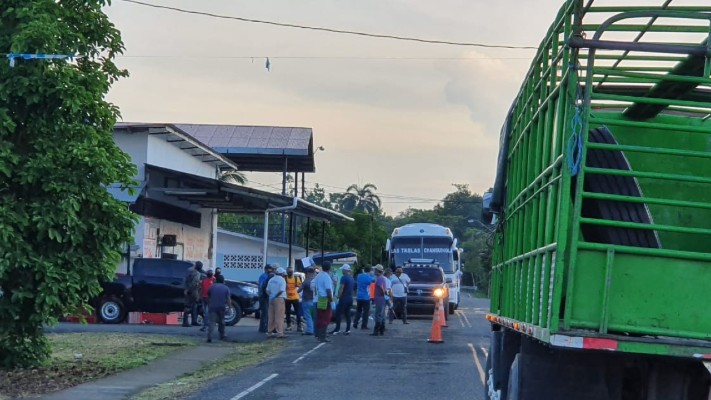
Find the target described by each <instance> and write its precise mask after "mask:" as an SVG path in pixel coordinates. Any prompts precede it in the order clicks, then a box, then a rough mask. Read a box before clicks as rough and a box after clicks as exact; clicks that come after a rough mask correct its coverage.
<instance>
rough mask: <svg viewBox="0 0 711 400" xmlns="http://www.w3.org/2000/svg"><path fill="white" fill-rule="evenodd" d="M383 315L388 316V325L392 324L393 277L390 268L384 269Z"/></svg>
mask: <svg viewBox="0 0 711 400" xmlns="http://www.w3.org/2000/svg"><path fill="white" fill-rule="evenodd" d="M384 276H385V286H386V290H385V315H387V316H388V321H390V323H391V324H392V323H393V320H395V311H394V310H393V290H392V286H393V284H392V281H391V280H390V279H392V276H393V270H392V268H386V269H385V274H384Z"/></svg>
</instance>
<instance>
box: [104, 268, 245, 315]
mask: <svg viewBox="0 0 711 400" xmlns="http://www.w3.org/2000/svg"><path fill="white" fill-rule="evenodd" d="M192 265H193V263H191V262H188V261H180V260H168V259H155V258H138V259H136V260H135V262H134V263H133V273H132V274H131V275H119V276H117V277H116V279H115V280H114V281H113V282H103V283H101V287H102V288H103V292H102V294H101V295H100V296H99V298H98V299H97V300H96V309H97V314H98V317H99V320H101V321H102V322H104V323H107V324H118V323H121V322H123V321H124V320H125V318H126V315H127V314H128V313H129V312H131V311H142V312H155V313H168V312H176V311H183V307H184V304H185V296H184V286H183V279H184V277H185V274H186V272H187V270H188V268H190V267H191V266H192ZM225 285H227V286H228V287H229V288H230V291H231V293H232V296H231V297H232V305H231V307H229V309H228V310H227V312H226V313H225V323H226V324H227V325H234V324H236V323H237V322H239V320H240V318H242V316H244V315H248V314H251V313H253V312H255V311H257V310H259V302H258V296H257V294H258V290H257V286H256V285H254V284H251V283H247V282H236V281H225ZM200 313H202V310H200Z"/></svg>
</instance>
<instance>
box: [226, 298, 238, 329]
mask: <svg viewBox="0 0 711 400" xmlns="http://www.w3.org/2000/svg"><path fill="white" fill-rule="evenodd" d="M231 303H232V304H231V305H230V307H227V310H226V311H225V325H227V326H233V325H235V324H237V323H238V322H239V320H240V319H241V318H242V307H240V306H239V303H237V302H236V301H234V300H232V302H231Z"/></svg>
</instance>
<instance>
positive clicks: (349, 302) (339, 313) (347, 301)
mask: <svg viewBox="0 0 711 400" xmlns="http://www.w3.org/2000/svg"><path fill="white" fill-rule="evenodd" d="M341 272H343V276H342V277H341V281H340V285H339V289H338V304H337V305H336V327H335V328H334V329H333V332H331V335H338V334H339V333H341V317H343V316H345V317H346V331H345V332H343V334H344V335H348V334H350V333H351V307H353V286H355V281H354V280H353V277H352V276H351V266H350V265H348V264H344V265H343V266H342V267H341Z"/></svg>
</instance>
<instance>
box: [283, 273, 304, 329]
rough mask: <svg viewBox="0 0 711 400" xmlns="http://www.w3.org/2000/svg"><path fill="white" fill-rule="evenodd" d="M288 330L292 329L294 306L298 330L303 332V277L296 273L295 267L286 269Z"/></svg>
mask: <svg viewBox="0 0 711 400" xmlns="http://www.w3.org/2000/svg"><path fill="white" fill-rule="evenodd" d="M285 279H286V330H287V331H290V330H291V310H292V308H293V310H294V314H295V315H296V331H297V332H303V329H301V295H300V293H301V290H302V283H303V282H302V281H301V277H300V276H297V275H294V267H288V268H287V269H286V278H285Z"/></svg>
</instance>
